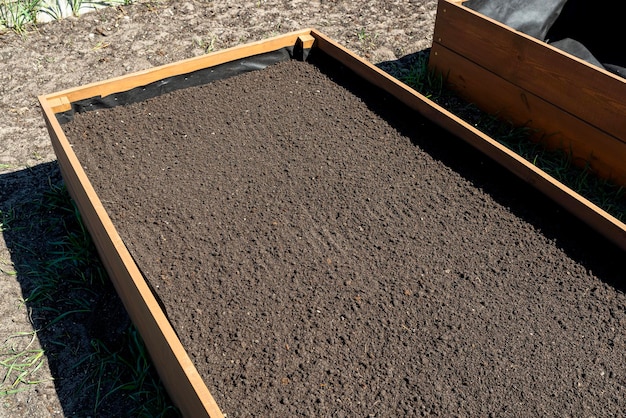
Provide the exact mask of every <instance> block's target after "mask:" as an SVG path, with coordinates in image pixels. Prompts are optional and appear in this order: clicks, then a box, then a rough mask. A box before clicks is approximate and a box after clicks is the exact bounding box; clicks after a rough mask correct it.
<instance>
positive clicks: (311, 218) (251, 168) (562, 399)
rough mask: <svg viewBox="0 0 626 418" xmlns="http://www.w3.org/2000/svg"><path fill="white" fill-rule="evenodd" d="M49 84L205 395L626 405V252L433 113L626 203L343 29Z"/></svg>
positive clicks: (124, 285)
mask: <svg viewBox="0 0 626 418" xmlns="http://www.w3.org/2000/svg"><path fill="white" fill-rule="evenodd" d="M309 48H312V49H310V50H309ZM304 58H306V59H305V60H304V61H302V59H304ZM270 64H271V65H270ZM267 65H270V66H269V67H267V68H266V66H267ZM251 70H258V71H251ZM192 85H198V86H197V87H191V86H192ZM183 86H189V87H186V88H184V89H180V90H176V89H178V88H179V87H183ZM172 90H175V91H172ZM120 103H124V104H126V105H125V106H115V105H116V104H120ZM41 104H42V108H43V111H44V115H45V117H46V121H47V123H48V126H49V130H50V134H51V137H52V141H53V144H54V146H55V151H56V152H57V155H58V158H59V162H60V165H61V169H62V172H63V175H64V178H65V180H66V182H67V184H68V189H69V190H70V192H71V194H72V196H73V198H74V199H75V200H76V202H77V204H78V206H79V208H80V210H81V213H82V215H83V217H84V219H85V223H86V224H87V226H88V228H89V230H90V232H91V234H92V236H93V238H94V241H95V242H96V246H97V248H98V251H99V253H100V255H101V257H102V259H103V262H104V264H105V266H106V267H107V270H108V271H109V274H110V276H111V278H112V280H113V282H114V284H115V286H116V288H117V289H118V292H119V294H120V296H121V298H122V300H123V301H124V304H125V306H126V308H127V310H128V311H129V314H130V315H131V318H132V319H133V321H134V322H135V324H136V325H137V328H138V329H139V330H140V332H141V334H142V336H143V337H144V339H145V340H146V344H147V346H148V348H149V351H150V354H151V356H152V358H153V360H154V362H155V364H156V366H157V369H158V370H159V373H160V375H161V377H162V378H163V380H164V383H165V385H166V387H167V388H168V391H169V392H170V395H171V396H172V398H173V400H174V401H175V402H176V403H177V405H178V406H179V407H180V408H181V409H182V411H183V412H184V413H185V414H186V415H188V416H194V417H196V416H203V415H204V416H206V415H208V416H221V415H222V410H223V411H224V412H226V413H228V415H229V416H238V415H254V416H263V415H272V414H275V415H277V416H293V415H297V414H302V415H314V416H319V415H338V416H341V415H358V416H361V415H367V414H380V415H418V414H421V413H427V414H428V413H440V414H444V415H449V414H453V413H462V414H467V415H485V414H487V413H495V414H499V413H505V412H508V413H513V414H516V413H520V414H521V413H527V412H529V413H544V414H557V413H558V414H560V413H563V412H564V411H565V412H568V413H571V414H573V415H581V414H584V413H585V411H588V410H589V409H590V410H593V411H594V413H597V414H610V413H617V411H621V410H623V408H624V406H625V405H624V401H623V399H624V397H623V396H621V395H622V392H621V391H623V387H624V373H623V370H625V365H626V360H625V359H624V354H623V353H624V341H626V340H625V339H624V337H625V336H626V335H624V334H626V332H625V331H624V327H623V324H624V323H626V314H625V312H624V309H623V307H624V306H625V305H626V298H625V297H624V295H623V293H622V292H621V291H619V290H617V289H615V288H614V287H611V286H610V285H608V284H607V282H611V281H615V282H617V281H618V280H619V278H620V274H621V272H619V271H618V270H617V268H615V269H612V266H613V265H612V264H610V263H603V262H602V261H604V260H606V258H604V257H609V259H611V258H610V256H611V254H620V252H619V251H618V250H616V249H615V247H612V246H611V245H609V244H608V243H607V242H604V241H603V240H602V239H600V238H598V237H595V238H594V237H593V235H592V234H590V233H589V232H588V231H585V229H584V227H583V226H582V225H581V224H579V223H577V221H574V220H572V219H570V218H569V217H568V216H566V215H564V214H563V213H561V212H559V211H558V210H554V207H553V206H551V204H550V203H549V202H548V201H547V200H542V199H541V198H540V197H539V195H537V194H534V193H533V192H532V191H530V190H527V189H526V188H524V186H523V184H522V183H520V182H517V181H516V179H515V178H514V177H513V176H510V175H508V174H507V173H506V172H505V171H504V170H502V169H500V168H498V167H497V166H495V165H493V164H491V163H490V161H489V160H485V159H484V158H483V156H482V154H480V153H479V152H476V151H473V150H472V149H470V147H468V146H467V145H466V144H465V143H463V142H460V141H458V140H457V139H456V138H454V137H452V136H451V135H449V134H447V133H446V132H445V131H443V130H441V129H439V128H437V127H436V126H435V125H433V124H432V123H431V120H432V121H435V122H437V124H439V125H441V126H443V127H445V128H446V129H447V130H448V131H451V132H453V133H455V134H457V135H459V136H462V137H463V138H464V139H465V140H466V141H467V142H470V143H471V144H472V145H474V146H475V147H476V148H478V149H479V150H481V151H484V152H486V153H487V154H489V155H490V156H491V157H492V158H493V159H495V160H497V161H498V162H500V163H503V164H505V165H506V166H507V168H510V169H511V170H512V171H513V172H514V173H515V174H517V175H518V176H520V177H522V178H523V179H525V180H531V181H532V182H533V183H534V184H535V185H536V186H537V187H538V188H539V189H541V190H542V191H544V192H546V193H549V194H551V195H552V196H554V197H555V199H556V200H557V201H559V202H561V203H565V204H566V205H568V208H569V209H570V210H572V211H573V212H575V213H577V214H578V215H579V216H582V215H584V216H583V218H584V219H585V221H587V222H588V223H590V224H591V225H594V226H595V227H598V226H600V227H598V229H599V230H600V231H602V232H604V233H606V235H607V236H608V237H609V238H610V239H612V240H613V241H614V242H618V243H619V242H621V243H622V244H623V241H620V237H623V235H620V234H623V228H622V225H621V224H620V223H618V222H616V221H615V220H613V219H611V218H610V217H607V216H605V214H604V213H603V212H602V211H599V210H597V208H595V207H594V206H593V205H590V204H589V203H588V202H586V201H584V200H582V199H580V198H579V197H578V196H577V195H575V194H574V193H571V192H570V191H569V190H568V189H566V188H564V187H562V185H559V184H558V183H556V182H554V181H553V180H551V179H550V178H548V177H546V176H545V175H543V174H542V173H541V172H540V171H538V170H537V169H536V168H534V167H533V166H532V165H530V164H528V163H526V162H524V161H523V160H521V159H520V158H519V157H517V156H516V155H514V154H512V153H511V152H510V151H508V150H506V149H504V148H503V147H501V146H500V145H498V144H497V143H495V142H494V141H492V140H491V139H490V138H488V137H486V136H484V135H483V134H481V133H480V132H477V131H476V130H474V129H473V128H472V127H470V126H468V125H467V124H465V123H464V122H462V121H461V120H459V119H458V118H456V117H454V116H453V115H451V114H449V113H448V112H446V111H445V110H443V109H441V108H439V107H437V106H435V105H433V104H432V103H430V102H429V101H428V100H426V99H425V98H423V97H421V96H419V95H418V94H416V93H415V92H414V91H412V90H410V89H408V88H406V87H405V86H403V85H402V84H400V83H398V82H397V81H395V80H394V79H392V78H390V77H389V76H387V75H385V74H384V73H382V72H381V71H380V70H378V69H376V68H375V67H373V66H372V65H370V64H368V63H367V62H365V61H362V60H360V59H359V58H358V57H356V56H354V55H353V54H351V53H349V52H348V51H346V50H345V49H343V48H341V47H340V46H339V45H337V44H336V43H334V42H333V41H332V40H330V39H328V38H326V37H324V36H323V35H321V34H319V33H317V32H315V31H312V30H306V31H302V32H298V33H292V34H288V35H284V36H281V37H277V38H273V39H270V40H266V41H264V42H260V43H256V44H252V45H248V46H244V47H239V48H235V49H230V50H226V51H224V52H221V53H217V54H212V55H209V56H204V57H200V58H197V59H192V60H188V61H184V62H181V63H177V64H174V65H170V66H166V67H160V68H156V69H153V70H150V71H145V72H142V73H138V74H133V75H131V76H128V77H122V78H119V79H115V80H112V81H108V82H103V83H97V84H93V85H89V86H85V87H81V88H78V89H73V90H68V91H65V92H60V93H56V94H52V95H48V96H43V97H41ZM107 107H112V108H111V109H105V108H107ZM89 109H93V110H92V111H86V110H89ZM420 114H421V115H420ZM429 119H430V120H429ZM61 122H63V123H61ZM590 218H591V219H593V220H592V221H589V219H590ZM620 228H622V229H620ZM620 231H621V232H620ZM583 240H584V241H587V240H589V244H585V243H584V242H583ZM597 250H599V251H598V252H596V251H597ZM595 257H599V258H598V261H594V258H595ZM603 264H604V265H603ZM591 270H593V271H595V273H593V272H592V271H591ZM603 281H604V282H603ZM583 330H584V331H583Z"/></svg>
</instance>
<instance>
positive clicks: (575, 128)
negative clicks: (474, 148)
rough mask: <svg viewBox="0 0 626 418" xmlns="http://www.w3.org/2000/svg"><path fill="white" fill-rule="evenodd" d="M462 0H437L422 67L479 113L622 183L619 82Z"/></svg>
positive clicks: (623, 84)
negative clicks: (520, 127) (529, 134)
mask: <svg viewBox="0 0 626 418" xmlns="http://www.w3.org/2000/svg"><path fill="white" fill-rule="evenodd" d="M462 3H463V2H462V1H458V0H456V1H450V0H439V5H438V10H437V19H436V22H435V33H434V36H433V46H432V50H431V54H430V59H429V67H430V68H431V69H433V70H435V71H437V72H438V73H440V74H442V75H443V76H444V77H445V79H446V81H447V83H448V85H449V86H450V87H451V88H452V89H454V90H456V91H457V92H458V93H460V95H461V96H462V97H464V98H466V99H467V100H468V101H470V102H473V103H475V104H476V105H477V106H478V107H480V108H481V109H482V110H484V111H486V112H488V113H491V114H497V115H499V116H501V117H503V118H505V119H507V120H510V121H511V122H513V123H514V124H516V125H525V126H528V127H530V128H531V129H532V130H533V131H535V132H536V134H535V138H536V139H537V140H541V141H542V142H544V143H545V144H546V145H547V146H548V147H550V148H561V149H563V150H565V151H566V152H571V155H572V158H573V161H574V162H575V163H576V164H577V165H579V166H586V165H587V164H588V167H589V168H591V170H593V171H594V172H595V173H596V174H597V175H598V176H600V177H603V178H607V179H610V180H612V181H614V182H615V183H617V184H619V185H622V186H626V122H625V121H624V115H626V80H624V79H623V78H621V77H618V76H616V75H614V74H612V73H610V72H608V71H606V70H604V69H602V68H599V67H596V66H594V65H591V64H589V63H587V62H585V61H583V60H581V59H579V58H577V57H575V56H573V55H570V54H568V53H565V52H563V51H561V50H559V49H557V48H554V47H552V46H550V45H548V44H546V43H544V42H541V41H538V40H536V39H535V38H532V37H530V36H528V35H526V34H524V33H521V32H518V31H515V30H513V29H511V28H509V27H508V26H505V25H503V24H501V23H499V22H497V21H495V20H493V19H490V18H488V17H486V16H484V15H482V14H480V13H477V12H475V11H473V10H471V9H469V8H467V7H465V6H463V5H462ZM607 42H609V40H607Z"/></svg>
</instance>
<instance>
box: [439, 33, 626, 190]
mask: <svg viewBox="0 0 626 418" xmlns="http://www.w3.org/2000/svg"><path fill="white" fill-rule="evenodd" d="M429 65H430V67H431V68H432V69H434V70H435V71H437V72H440V73H441V74H442V76H444V77H446V81H447V83H448V84H449V86H450V87H451V88H452V89H454V90H455V91H457V92H458V93H459V94H460V95H461V96H463V97H464V98H465V99H467V100H468V101H470V102H473V103H475V104H476V105H477V106H478V107H480V108H481V109H483V110H484V111H486V112H488V113H491V114H494V115H498V116H500V117H502V118H504V119H506V120H509V121H511V122H513V123H514V124H516V125H526V126H528V127H530V128H533V129H535V130H537V133H536V135H535V138H536V139H540V140H541V141H542V142H544V143H545V144H546V145H547V146H549V147H551V148H553V149H554V148H560V149H563V150H564V151H565V152H570V151H571V153H572V157H573V159H574V162H575V163H576V164H577V165H578V166H581V167H583V166H585V165H586V164H589V165H590V167H591V168H592V169H593V170H594V171H595V172H596V174H597V175H599V176H601V177H604V178H609V179H611V180H613V181H615V182H616V183H618V184H621V185H624V186H626V143H624V142H621V141H620V140H618V139H617V138H615V137H613V136H611V135H608V134H607V133H606V132H604V131H601V130H599V129H597V128H596V127H594V126H592V125H590V124H589V123H587V122H585V121H583V120H581V119H579V118H577V117H575V116H573V115H572V114H570V113H567V112H564V111H563V110H562V109H561V108H559V107H556V106H554V105H553V104H552V103H549V102H547V101H545V100H544V99H543V98H541V97H538V96H536V95H534V94H532V93H529V92H527V91H525V90H523V89H521V88H519V87H518V86H516V85H514V84H512V83H509V82H508V81H507V80H504V79H503V78H501V77H499V76H498V75H496V74H494V73H492V72H490V71H488V70H487V69H485V68H483V67H481V66H479V65H477V64H475V63H474V62H472V61H470V60H468V59H466V58H465V57H462V56H460V55H459V54H456V53H454V52H453V51H451V50H449V49H447V48H445V47H443V46H441V45H440V44H438V43H434V44H433V47H432V50H431V54H430V62H429Z"/></svg>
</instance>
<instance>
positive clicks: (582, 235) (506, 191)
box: [322, 50, 626, 292]
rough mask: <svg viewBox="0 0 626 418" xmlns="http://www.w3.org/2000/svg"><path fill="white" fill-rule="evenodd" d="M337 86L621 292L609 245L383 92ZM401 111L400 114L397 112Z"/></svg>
mask: <svg viewBox="0 0 626 418" xmlns="http://www.w3.org/2000/svg"><path fill="white" fill-rule="evenodd" d="M428 53H429V50H424V51H418V52H416V53H413V54H409V55H406V56H404V57H402V58H400V59H398V60H395V61H386V62H382V63H379V64H377V66H378V67H379V68H381V69H382V70H384V71H386V72H387V73H389V74H391V75H394V76H397V74H398V73H399V71H401V70H402V69H405V70H406V69H409V68H410V67H411V66H412V65H416V64H418V63H419V62H420V60H423V59H424V56H425V55H426V54H428ZM322 69H323V66H322ZM323 71H324V70H323ZM327 73H328V74H333V73H336V69H332V68H328V70H327ZM333 78H334V77H333ZM336 81H337V82H341V84H342V85H344V87H346V88H348V89H350V90H352V91H355V92H358V94H359V95H360V96H362V97H363V98H364V101H365V102H366V103H368V106H369V107H370V108H371V109H372V110H374V111H375V112H376V113H378V114H379V115H381V116H382V117H383V118H384V119H386V120H387V121H389V122H390V123H391V124H392V125H393V126H394V127H395V128H396V129H398V130H399V131H400V132H402V133H403V134H404V135H406V136H408V137H409V138H411V139H412V141H413V143H414V144H415V145H417V146H419V147H420V148H422V149H423V150H425V151H426V152H428V153H429V154H430V155H432V156H433V157H434V158H435V159H438V160H440V161H441V162H443V163H444V164H445V165H447V166H448V167H450V168H451V169H452V170H454V171H456V172H457V173H459V174H461V175H462V176H463V177H464V178H466V179H467V180H469V181H471V182H472V183H473V184H474V185H476V186H477V187H478V188H480V189H482V190H484V191H485V192H487V193H489V194H490V195H491V196H492V197H493V198H494V199H495V200H496V201H497V202H499V203H500V204H501V205H503V206H505V207H507V208H509V209H510V210H511V211H512V212H513V213H514V214H515V215H516V216H518V217H520V218H522V219H524V220H525V221H527V222H528V223H530V224H531V225H533V226H534V227H535V228H536V229H537V230H539V231H541V232H542V233H543V234H544V235H545V236H546V237H547V238H548V239H550V240H553V241H554V242H555V243H556V244H557V245H558V247H559V248H561V249H562V250H563V251H564V252H565V253H566V254H567V255H568V256H569V257H571V258H572V259H573V260H575V261H577V262H579V263H580V264H581V265H582V266H584V267H585V268H587V270H588V271H591V272H593V274H595V275H596V276H597V277H598V278H600V279H601V280H602V281H604V282H605V283H607V284H609V285H610V286H612V287H614V288H615V289H617V290H619V291H621V292H625V291H626V281H625V280H624V279H625V276H624V271H623V269H622V268H621V267H620V265H621V262H620V260H621V259H622V258H623V256H624V252H623V251H622V250H620V249H619V248H617V246H615V245H614V244H613V243H612V242H610V241H608V240H607V239H606V238H604V237H603V236H601V235H600V234H598V233H597V232H595V231H594V230H593V229H591V228H590V227H588V226H587V225H586V224H585V223H584V222H582V221H581V220H579V219H578V218H576V217H574V216H573V215H571V214H570V213H569V212H567V211H565V210H564V209H563V208H562V207H561V206H559V205H557V204H556V203H555V202H553V201H552V200H551V199H549V198H548V197H546V196H545V195H543V194H542V193H540V192H539V191H537V190H536V189H535V188H533V187H532V186H530V185H529V184H528V183H526V182H524V181H522V180H520V179H519V178H518V177H517V176H515V175H514V174H512V173H511V172H510V171H508V170H507V169H506V168H504V167H502V166H501V165H499V164H497V163H496V162H494V161H493V160H491V159H490V158H488V157H486V156H485V155H483V154H482V153H480V152H479V151H478V150H476V149H475V148H473V147H472V146H470V145H469V144H467V143H466V142H464V141H463V140H461V139H460V138H457V137H455V136H453V135H451V134H450V133H448V132H446V131H445V130H444V129H442V128H440V127H438V126H436V125H435V124H433V123H432V122H430V121H429V120H427V119H425V118H421V117H419V116H418V117H416V115H415V113H414V112H410V111H408V110H406V108H404V107H403V106H401V105H398V104H397V101H396V100H395V99H393V98H383V99H381V97H380V95H381V94H383V97H384V96H385V94H384V93H381V92H374V91H371V88H370V89H366V88H364V87H363V86H362V85H360V83H359V82H358V81H357V78H356V77H350V76H349V75H348V76H347V77H344V78H343V79H342V80H336ZM368 90H369V91H370V92H369V93H368V94H365V95H364V94H363V92H364V91H368ZM368 96H369V97H368ZM401 108H404V110H398V109H401ZM433 139H436V141H433Z"/></svg>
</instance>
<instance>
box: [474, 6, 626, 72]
mask: <svg viewBox="0 0 626 418" xmlns="http://www.w3.org/2000/svg"><path fill="white" fill-rule="evenodd" d="M463 4H464V5H465V6H467V7H468V8H470V9H472V10H475V11H477V12H479V13H481V14H483V15H485V16H488V17H490V18H492V19H494V20H497V21H498V22H500V23H503V24H505V25H507V26H509V27H511V28H513V29H516V30H518V31H520V32H523V33H525V34H527V35H530V36H532V37H534V38H537V39H539V40H541V41H544V42H547V43H549V44H551V45H553V46H555V47H556V48H559V49H561V50H563V51H565V52H568V53H570V54H572V55H574V56H577V57H578V58H581V59H584V60H585V61H587V62H589V63H591V64H593V65H597V66H599V67H602V68H605V69H607V70H609V71H611V72H613V73H615V74H617V75H619V76H621V77H626V53H625V52H624V49H623V46H622V44H621V42H620V40H621V39H623V32H624V31H623V26H622V22H620V21H619V20H621V19H623V14H622V13H621V11H622V6H621V3H619V2H617V1H606V0H605V1H593V2H592V1H589V0H469V1H467V2H465V3H463Z"/></svg>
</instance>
